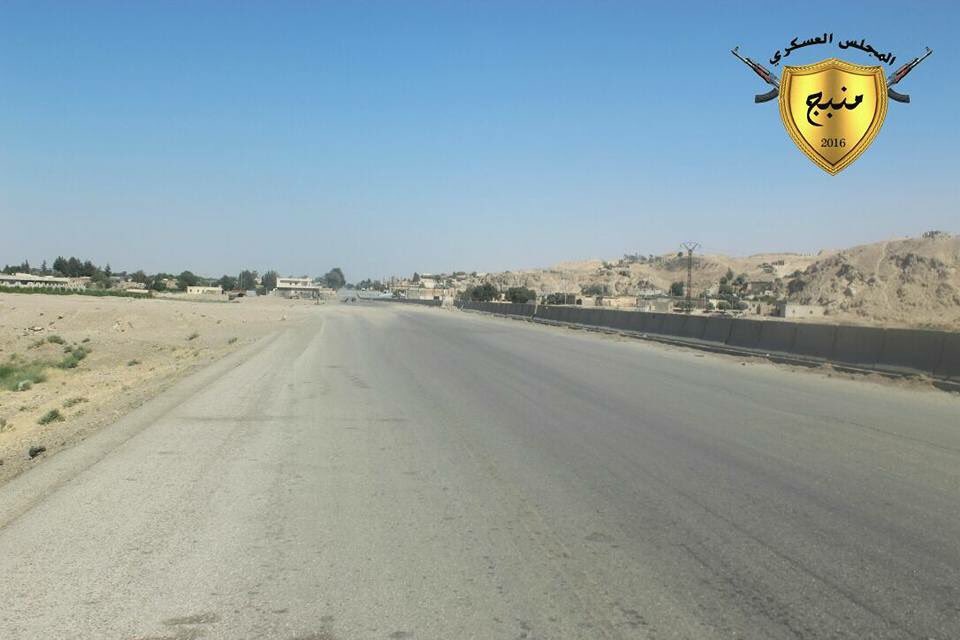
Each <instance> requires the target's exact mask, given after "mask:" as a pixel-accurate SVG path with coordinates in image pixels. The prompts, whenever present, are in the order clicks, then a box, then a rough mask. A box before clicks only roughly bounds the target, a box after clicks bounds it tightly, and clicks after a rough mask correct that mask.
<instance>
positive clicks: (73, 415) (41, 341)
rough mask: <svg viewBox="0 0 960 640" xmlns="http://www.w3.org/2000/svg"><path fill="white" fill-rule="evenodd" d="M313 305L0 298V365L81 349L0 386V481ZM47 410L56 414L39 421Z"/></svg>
mask: <svg viewBox="0 0 960 640" xmlns="http://www.w3.org/2000/svg"><path fill="white" fill-rule="evenodd" d="M327 304H330V303H327ZM317 311H318V308H317V306H316V305H315V304H314V303H311V302H308V301H305V300H304V301H301V300H283V299H280V298H273V297H264V298H253V299H243V300H241V301H239V302H234V303H230V302H204V301H186V300H135V299H129V298H111V297H102V298H101V297H87V296H56V295H25V294H0V363H2V362H8V361H9V360H10V358H11V357H19V358H21V359H23V360H27V361H33V360H42V361H50V362H58V361H60V360H62V359H63V358H64V356H65V352H64V350H65V349H66V348H67V347H71V346H74V345H76V346H77V347H84V348H87V349H89V350H90V353H89V355H88V356H87V357H86V358H85V359H83V360H82V361H81V362H80V363H79V365H78V366H77V367H76V368H74V369H58V368H56V367H50V368H49V369H47V370H46V375H47V380H46V381H44V382H41V383H38V384H35V385H33V387H32V388H30V389H27V390H24V391H10V390H7V389H0V482H3V481H5V480H7V479H9V478H11V477H13V476H14V475H17V474H18V473H20V472H22V471H23V470H24V469H26V468H28V467H30V466H32V465H35V464H40V463H42V461H43V460H44V459H45V458H46V457H49V456H50V455H51V454H53V453H55V452H56V451H57V450H59V449H63V448H65V447H69V446H71V445H72V444H75V443H76V442H78V441H80V440H82V439H84V438H86V437H87V436H88V435H89V434H90V433H92V432H93V431H95V430H96V429H98V428H100V427H102V426H104V425H106V424H108V423H110V422H113V421H115V420H116V419H117V418H118V417H120V416H121V415H123V414H124V413H126V412H127V411H129V410H131V409H133V408H134V407H137V406H139V405H140V404H142V403H143V402H144V401H145V400H147V399H148V398H150V397H152V396H154V395H156V394H157V393H159V392H160V391H162V390H164V389H166V388H167V387H169V386H170V385H171V384H172V383H173V382H174V381H176V380H177V379H179V378H181V377H183V376H184V375H186V374H188V373H190V372H192V371H194V370H196V369H197V368H199V367H202V366H204V365H207V364H209V363H210V362H212V361H214V360H217V359H219V358H221V357H223V356H224V355H226V354H228V353H230V352H232V351H234V350H236V349H238V348H241V347H243V346H245V345H248V344H251V343H253V342H255V341H256V340H258V339H259V338H261V337H263V336H265V335H267V334H269V333H270V332H272V331H274V330H276V329H278V328H280V327H282V326H285V324H286V323H298V322H300V321H302V320H303V319H305V318H306V317H308V316H310V315H311V314H314V313H316V312H317ZM281 323H284V324H281ZM51 336H59V338H62V339H63V341H64V344H58V343H56V342H50V341H48V340H47V339H48V338H49V337H51ZM54 340H58V338H54ZM54 409H56V410H57V411H59V412H60V414H61V415H62V416H63V420H62V421H59V420H58V421H53V422H50V423H49V424H46V425H41V424H39V422H38V421H39V420H40V418H41V417H42V416H44V415H46V414H47V413H48V412H50V411H51V410H54ZM40 446H42V447H46V451H45V452H44V453H42V454H40V455H38V456H36V457H35V458H32V459H31V458H30V456H29V455H28V452H29V449H30V448H31V447H40Z"/></svg>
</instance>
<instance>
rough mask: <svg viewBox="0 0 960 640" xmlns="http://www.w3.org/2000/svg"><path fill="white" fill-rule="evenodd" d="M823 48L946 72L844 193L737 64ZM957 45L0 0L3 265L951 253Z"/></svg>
mask: <svg viewBox="0 0 960 640" xmlns="http://www.w3.org/2000/svg"><path fill="white" fill-rule="evenodd" d="M824 31H831V32H834V33H835V35H836V38H838V39H839V38H858V39H859V38H861V37H862V38H867V39H868V41H869V42H871V43H874V44H875V45H876V47H877V48H878V49H880V50H890V51H893V52H894V53H896V55H897V57H898V62H902V61H905V60H908V59H910V58H912V57H914V56H915V55H917V54H918V53H919V52H920V51H921V50H922V47H923V46H925V45H926V46H930V47H932V48H933V49H934V51H935V53H934V55H933V56H932V57H930V58H929V59H928V60H927V61H926V62H925V63H924V64H923V65H921V66H920V67H919V68H918V69H917V70H915V71H914V73H913V74H911V75H910V77H909V78H908V79H907V80H906V81H904V83H903V84H902V85H900V90H901V91H904V92H908V93H910V94H912V96H913V103H912V104H910V105H900V104H895V103H891V104H890V107H889V112H888V115H887V120H886V122H885V124H884V126H883V129H882V130H881V132H880V135H879V137H878V138H877V140H876V141H875V142H874V144H873V146H872V147H871V148H870V149H869V150H868V151H867V153H866V154H865V155H864V156H862V157H861V158H860V159H859V160H857V161H856V162H855V163H854V164H853V165H852V166H851V167H850V168H848V169H847V170H845V171H844V172H842V173H841V174H840V175H838V176H836V177H831V176H829V175H827V174H826V173H824V172H823V171H822V170H820V169H818V168H817V167H816V166H814V165H813V163H811V162H810V161H809V160H808V159H807V158H805V157H804V156H803V155H802V154H801V153H800V152H799V151H798V150H797V149H796V148H795V147H794V145H793V143H792V142H791V141H790V139H789V138H788V137H787V134H786V133H785V131H784V129H783V126H782V124H781V123H780V119H779V115H778V113H777V107H776V103H768V104H766V105H755V104H753V101H752V99H753V94H754V93H757V92H762V91H765V87H764V85H763V84H762V83H761V82H760V80H759V79H758V78H756V77H755V76H754V75H753V74H752V73H751V72H750V71H749V70H748V69H747V68H746V67H744V66H743V65H741V64H740V63H739V62H737V61H736V60H735V59H734V58H733V57H732V56H731V55H730V54H729V50H730V48H731V47H733V46H734V45H737V44H739V45H741V47H742V50H743V51H744V52H745V53H747V54H749V55H751V56H753V57H755V58H758V59H762V60H766V59H767V58H769V57H770V56H771V55H772V54H773V52H774V51H775V50H777V49H779V48H782V47H784V46H786V44H787V43H788V42H789V40H790V39H791V38H792V37H794V36H800V37H801V38H807V37H812V36H814V35H816V34H819V33H823V32H824ZM958 42H960V3H956V2H953V3H950V2H942V3H935V2H925V3H919V2H906V1H902V2H894V3H887V2H880V1H873V2H863V3H849V2H842V3H841V2H837V3H829V4H821V5H805V6H803V7H801V6H800V5H797V4H796V3H777V2H759V3H756V4H753V5H751V6H747V5H745V4H741V3H729V4H725V5H719V4H714V3H709V4H707V3H703V4H699V3H683V2H659V3H650V4H647V3H640V2H581V3H574V2H556V1H551V2H520V1H511V2H472V3H466V2H463V3H460V2H453V1H445V2H396V1H390V2H343V3H337V4H334V3H320V2H303V3H281V2H223V3H202V2H199V1H196V2H186V1H184V2H153V3H148V2H116V3H95V2H63V3H53V4H48V3H43V2H38V1H37V0H31V1H29V2H22V3H19V2H6V1H4V2H0V263H2V262H14V261H16V262H19V261H20V260H22V259H24V258H27V259H29V260H31V262H35V263H37V264H39V262H40V260H41V259H43V258H46V259H48V260H50V259H52V258H53V257H54V256H56V255H58V254H64V255H71V254H74V255H78V256H80V257H85V258H87V257H88V258H91V259H93V260H94V261H96V262H99V263H101V264H102V263H104V262H110V263H111V264H112V266H113V267H114V269H137V268H143V269H145V270H147V271H157V270H164V271H180V270H182V269H191V270H193V271H195V272H198V273H202V274H205V275H220V274H222V273H225V272H236V271H238V270H239V269H240V268H242V267H250V268H256V269H260V270H265V269H268V268H275V269H277V270H279V271H280V272H281V273H284V274H287V273H290V274H301V273H309V274H318V273H323V272H325V271H326V270H327V269H328V268H330V267H332V266H335V265H339V266H342V267H343V269H344V271H345V272H346V274H347V277H348V278H349V279H351V280H359V279H360V278H363V277H366V276H371V277H379V276H381V275H389V274H394V273H397V274H398V273H409V272H412V271H414V270H419V271H440V270H453V269H464V270H468V271H470V270H499V269H509V268H522V267H530V266H546V265H549V264H552V263H554V262H556V261H560V260H566V259H582V258H589V257H610V256H617V255H619V254H621V253H623V252H625V251H637V250H639V251H642V252H644V253H661V252H665V251H670V250H672V249H674V248H675V247H676V246H677V245H678V243H679V242H681V241H683V240H699V241H700V242H701V243H703V245H704V247H705V249H707V250H708V251H717V252H728V253H735V254H748V253H756V252H761V251H768V250H769V251H773V250H781V251H816V250H817V249H820V248H824V247H838V246H845V245H851V244H859V243H865V242H871V241H875V240H880V239H884V238H888V237H894V236H898V235H916V234H919V233H921V232H923V231H924V230H927V229H932V228H939V229H943V230H946V231H951V232H958V231H960V206H958V205H960V188H958V182H960V170H958V169H960V163H958V160H957V154H958V152H960V124H958V117H960V116H958V113H960V87H958V82H957V80H958V77H960V76H958V69H960V56H958ZM836 53H837V50H835V49H826V48H825V47H810V48H808V49H806V50H798V51H796V52H794V54H793V55H792V56H791V57H790V59H789V62H790V63H792V64H804V63H809V62H813V61H816V60H819V59H821V58H826V57H829V56H830V55H835V54H836ZM844 57H845V58H848V59H850V60H851V61H853V62H859V63H863V64H868V63H869V58H867V56H866V54H863V53H860V52H855V51H853V50H850V51H849V55H845V56H844Z"/></svg>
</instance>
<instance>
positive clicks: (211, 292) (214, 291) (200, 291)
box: [187, 287, 223, 296]
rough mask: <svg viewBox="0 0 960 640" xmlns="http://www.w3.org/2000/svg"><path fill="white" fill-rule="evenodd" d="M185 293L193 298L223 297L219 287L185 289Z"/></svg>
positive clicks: (221, 289)
mask: <svg viewBox="0 0 960 640" xmlns="http://www.w3.org/2000/svg"><path fill="white" fill-rule="evenodd" d="M187 293H189V294H190V295H194V296H219V295H223V288H221V287H187Z"/></svg>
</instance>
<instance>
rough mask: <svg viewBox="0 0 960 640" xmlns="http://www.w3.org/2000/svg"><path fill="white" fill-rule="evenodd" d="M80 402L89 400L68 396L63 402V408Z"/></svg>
mask: <svg viewBox="0 0 960 640" xmlns="http://www.w3.org/2000/svg"><path fill="white" fill-rule="evenodd" d="M82 402H89V401H88V400H87V399H86V398H70V399H68V400H67V401H66V402H64V403H63V408H64V409H69V408H70V407H75V406H77V405H78V404H80V403H82Z"/></svg>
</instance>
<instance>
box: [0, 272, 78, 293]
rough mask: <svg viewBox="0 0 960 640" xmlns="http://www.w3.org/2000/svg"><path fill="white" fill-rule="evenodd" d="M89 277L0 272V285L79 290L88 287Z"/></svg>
mask: <svg viewBox="0 0 960 640" xmlns="http://www.w3.org/2000/svg"><path fill="white" fill-rule="evenodd" d="M89 280H90V279H89V278H62V277H58V276H35V275H33V274H30V273H15V274H13V275H8V274H5V273H4V274H0V286H3V287H22V288H28V289H33V288H45V289H68V290H72V291H78V290H82V289H85V288H86V282H88V281H89Z"/></svg>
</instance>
